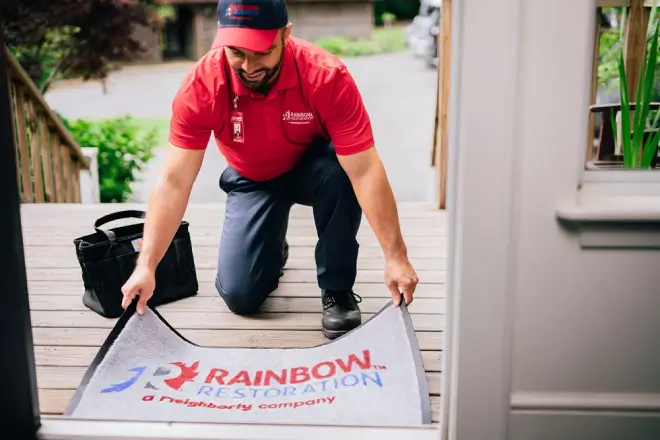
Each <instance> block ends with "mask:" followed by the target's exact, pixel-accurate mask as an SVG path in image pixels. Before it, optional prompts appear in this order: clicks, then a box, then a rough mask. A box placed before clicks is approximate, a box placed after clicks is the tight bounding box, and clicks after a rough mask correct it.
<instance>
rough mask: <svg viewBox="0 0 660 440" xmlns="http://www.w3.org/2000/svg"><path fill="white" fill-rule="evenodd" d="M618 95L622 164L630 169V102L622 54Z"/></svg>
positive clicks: (631, 164)
mask: <svg viewBox="0 0 660 440" xmlns="http://www.w3.org/2000/svg"><path fill="white" fill-rule="evenodd" d="M619 83H620V86H619V94H620V96H621V147H622V149H623V164H624V167H626V168H632V166H633V163H634V162H632V157H631V155H632V153H633V152H632V151H631V145H630V141H631V139H630V102H629V101H628V87H627V84H628V81H627V79H626V68H625V63H624V61H623V53H621V54H620V55H619Z"/></svg>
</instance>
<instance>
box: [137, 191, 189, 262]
mask: <svg viewBox="0 0 660 440" xmlns="http://www.w3.org/2000/svg"><path fill="white" fill-rule="evenodd" d="M189 198H190V192H189V191H186V190H184V189H182V188H179V187H177V185H175V184H173V183H171V182H170V181H168V180H164V181H162V182H160V183H159V184H158V185H157V186H156V187H155V188H154V191H153V192H152V193H151V197H150V198H149V205H148V208H147V219H146V221H145V225H144V237H143V240H142V250H141V251H140V256H139V258H138V262H137V265H138V266H143V267H147V268H149V269H152V270H155V269H156V267H157V266H158V263H159V262H160V260H161V259H162V258H163V256H164V255H165V252H166V251H167V248H168V247H169V245H170V243H171V242H172V238H173V237H174V234H175V233H176V231H177V229H178V228H179V225H180V224H181V220H182V219H183V215H184V214H185V212H186V206H187V205H188V199H189Z"/></svg>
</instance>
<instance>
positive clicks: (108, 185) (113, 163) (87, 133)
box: [61, 117, 158, 203]
mask: <svg viewBox="0 0 660 440" xmlns="http://www.w3.org/2000/svg"><path fill="white" fill-rule="evenodd" d="M61 119H62V122H63V123H64V125H65V126H66V128H67V129H68V130H69V131H70V132H71V134H72V136H73V138H74V139H75V140H76V142H78V143H79V144H80V146H81V147H83V148H96V149H98V162H99V185H100V189H101V203H112V202H115V203H124V202H127V201H130V200H129V199H130V196H131V195H132V191H131V184H132V183H133V182H135V181H136V174H137V172H139V171H141V170H142V169H143V167H144V165H146V163H147V162H148V161H149V160H150V159H151V158H152V157H153V149H154V148H155V147H156V146H157V145H158V138H157V131H156V129H155V128H151V129H145V128H144V126H142V125H140V124H139V123H137V121H135V120H134V119H132V118H131V117H123V118H113V119H104V120H101V121H89V120H86V119H77V120H73V121H69V120H67V119H66V118H61Z"/></svg>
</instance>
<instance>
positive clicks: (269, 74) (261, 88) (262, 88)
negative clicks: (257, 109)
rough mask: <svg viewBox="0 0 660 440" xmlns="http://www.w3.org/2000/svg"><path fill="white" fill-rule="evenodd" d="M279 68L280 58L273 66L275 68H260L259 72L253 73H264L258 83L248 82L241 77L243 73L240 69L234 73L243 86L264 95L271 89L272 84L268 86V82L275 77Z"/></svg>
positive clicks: (280, 64)
mask: <svg viewBox="0 0 660 440" xmlns="http://www.w3.org/2000/svg"><path fill="white" fill-rule="evenodd" d="M281 66H282V58H280V61H279V62H278V63H277V64H276V65H275V67H273V68H271V69H267V68H261V69H259V70H256V71H255V72H254V73H261V72H264V77H263V78H261V79H260V80H259V81H250V80H248V79H246V78H245V77H244V76H243V73H244V72H243V70H242V69H241V70H239V71H237V72H236V73H237V75H238V78H239V79H240V80H241V82H242V83H243V84H245V87H247V88H248V89H251V90H255V91H257V92H260V93H266V92H268V90H270V88H271V87H272V84H270V82H271V81H272V79H273V78H274V77H275V75H277V72H279V70H280V67H281Z"/></svg>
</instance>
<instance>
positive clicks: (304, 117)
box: [282, 110, 314, 124]
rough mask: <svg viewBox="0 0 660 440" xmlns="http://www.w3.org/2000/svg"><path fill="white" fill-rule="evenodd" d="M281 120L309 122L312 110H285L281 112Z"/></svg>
mask: <svg viewBox="0 0 660 440" xmlns="http://www.w3.org/2000/svg"><path fill="white" fill-rule="evenodd" d="M282 120H283V121H286V122H288V123H289V124H310V123H311V122H312V121H313V120H314V114H313V113H312V112H292V111H290V110H287V111H285V112H284V113H283V114H282Z"/></svg>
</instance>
